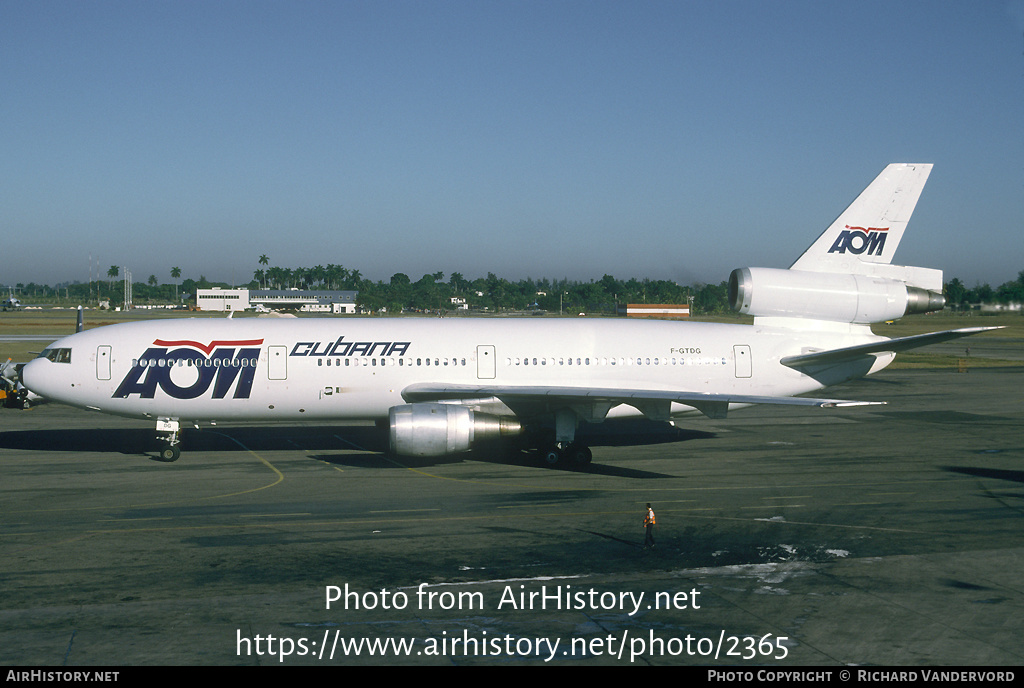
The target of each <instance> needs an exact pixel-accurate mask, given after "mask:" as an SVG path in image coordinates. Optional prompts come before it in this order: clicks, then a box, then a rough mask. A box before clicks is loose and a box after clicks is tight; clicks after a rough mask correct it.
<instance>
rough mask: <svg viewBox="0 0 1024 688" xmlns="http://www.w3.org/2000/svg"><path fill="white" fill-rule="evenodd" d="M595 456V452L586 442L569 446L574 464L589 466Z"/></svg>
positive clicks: (570, 457) (570, 458)
mask: <svg viewBox="0 0 1024 688" xmlns="http://www.w3.org/2000/svg"><path fill="white" fill-rule="evenodd" d="M593 458H594V453H593V452H592V451H590V447H588V446H587V445H585V444H580V445H575V444H574V445H572V446H571V447H569V460H570V461H572V464H573V465H574V466H589V465H590V462H591V460H593Z"/></svg>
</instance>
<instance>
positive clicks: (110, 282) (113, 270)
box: [107, 265, 121, 291]
mask: <svg viewBox="0 0 1024 688" xmlns="http://www.w3.org/2000/svg"><path fill="white" fill-rule="evenodd" d="M120 272H121V269H120V268H119V267H117V266H116V265H111V266H110V269H109V270H107V277H109V278H110V280H108V281H107V288H108V289H109V290H110V291H114V278H115V277H117V275H118V274H119V273H120Z"/></svg>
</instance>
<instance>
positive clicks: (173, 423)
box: [156, 418, 181, 463]
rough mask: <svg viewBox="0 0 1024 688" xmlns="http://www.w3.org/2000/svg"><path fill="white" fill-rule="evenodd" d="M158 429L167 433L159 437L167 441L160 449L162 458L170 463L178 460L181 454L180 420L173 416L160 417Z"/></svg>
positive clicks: (157, 423) (157, 424)
mask: <svg viewBox="0 0 1024 688" xmlns="http://www.w3.org/2000/svg"><path fill="white" fill-rule="evenodd" d="M156 431H157V432H166V433H167V435H166V436H164V437H158V438H157V439H159V440H162V441H164V442H167V446H166V447H164V448H163V449H161V450H160V460H161V461H166V462H168V463H170V462H171V461H177V460H178V457H180V456H181V447H180V446H179V445H180V444H181V438H180V436H179V435H180V433H181V427H180V425H179V424H178V421H177V420H176V419H173V418H160V419H158V420H157V422H156Z"/></svg>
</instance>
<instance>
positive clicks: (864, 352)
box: [780, 327, 1002, 368]
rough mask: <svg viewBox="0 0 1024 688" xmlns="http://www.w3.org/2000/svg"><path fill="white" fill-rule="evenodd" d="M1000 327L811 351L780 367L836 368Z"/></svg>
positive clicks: (955, 331)
mask: <svg viewBox="0 0 1024 688" xmlns="http://www.w3.org/2000/svg"><path fill="white" fill-rule="evenodd" d="M999 329H1002V328H1001V327H965V328H963V329H959V330H945V331H943V332H930V333H928V334H917V335H913V336H911V337H897V338H896V339H884V340H881V341H877V342H871V343H870V344H861V345H859V346H847V347H844V348H842V349H829V350H827V351H812V352H809V353H806V354H799V355H797V356H786V357H785V358H783V359H782V360H781V361H780V363H782V365H784V366H789V367H790V368H805V367H809V366H821V365H835V364H837V363H847V362H849V361H854V360H858V359H862V358H864V357H865V356H869V355H871V354H880V353H899V352H900V351H909V350H910V349H916V348H918V347H921V346H927V345H929V344H938V343H939V342H946V341H949V340H951V339H959V338H960V337H967V336H970V335H972V334H978V333H979V332H987V331H988V330H999Z"/></svg>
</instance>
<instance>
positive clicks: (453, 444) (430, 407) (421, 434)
mask: <svg viewBox="0 0 1024 688" xmlns="http://www.w3.org/2000/svg"><path fill="white" fill-rule="evenodd" d="M388 421H389V426H390V440H391V450H392V451H393V452H394V453H395V454H398V455H399V456H445V455H447V454H457V453H459V452H464V451H469V449H470V448H471V447H472V446H473V445H474V444H476V443H478V442H485V441H488V440H497V439H500V438H502V437H509V436H513V435H518V434H520V433H521V432H522V426H521V425H520V424H519V421H517V420H516V419H515V418H508V417H505V416H495V415H491V414H489V413H477V412H476V411H472V410H470V409H468V408H466V407H465V406H460V405H458V404H438V403H420V404H406V405H404V406H395V407H393V408H392V409H391V411H390V412H389V413H388Z"/></svg>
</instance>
